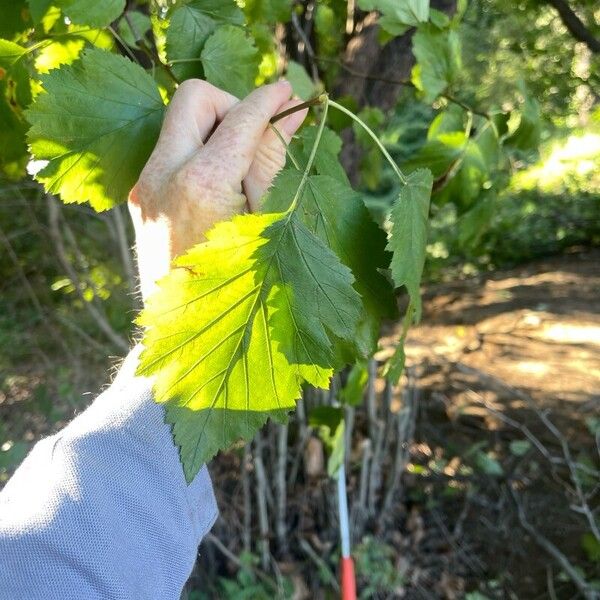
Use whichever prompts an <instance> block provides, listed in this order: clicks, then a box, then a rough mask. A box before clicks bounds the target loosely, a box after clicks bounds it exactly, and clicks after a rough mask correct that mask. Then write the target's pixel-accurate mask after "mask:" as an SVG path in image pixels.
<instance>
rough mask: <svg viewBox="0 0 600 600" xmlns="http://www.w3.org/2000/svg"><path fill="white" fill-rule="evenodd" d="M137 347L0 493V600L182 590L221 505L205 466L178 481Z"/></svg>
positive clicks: (173, 594)
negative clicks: (85, 406)
mask: <svg viewBox="0 0 600 600" xmlns="http://www.w3.org/2000/svg"><path fill="white" fill-rule="evenodd" d="M137 354H138V351H137V350H134V351H132V353H131V354H130V355H129V356H128V358H127V359H126V361H125V363H124V364H123V366H122V367H121V370H120V371H119V374H118V375H117V377H116V379H115V381H114V382H113V384H112V385H111V386H110V388H108V389H107V390H106V391H105V392H104V393H102V394H101V395H100V396H99V397H98V398H97V399H96V400H95V401H94V402H93V403H92V405H91V406H90V407H89V408H88V409H87V410H85V411H84V412H83V413H81V414H80V415H79V416H78V417H77V418H75V419H74V420H73V421H72V422H71V423H70V424H69V425H68V426H67V427H65V428H64V429H63V430H62V431H60V432H59V433H57V434H56V435H53V436H51V437H48V438H46V439H44V440H42V441H40V442H38V443H37V444H36V445H35V446H34V448H33V449H32V451H31V452H30V454H29V455H28V456H27V458H26V459H25V461H24V462H23V464H22V465H21V466H20V467H19V469H17V471H16V472H15V474H14V475H13V477H12V478H11V479H10V480H9V481H8V483H7V484H6V486H5V488H4V490H3V491H2V492H1V493H0V599H1V600H37V599H40V600H41V599H44V600H54V599H56V600H58V599H60V600H71V599H73V600H74V599H77V600H87V599H89V600H92V599H96V598H103V599H105V598H106V599H111V600H112V599H114V600H121V599H123V600H124V599H127V600H133V599H135V600H143V599H146V598H148V599H161V600H170V599H173V600H178V599H179V597H180V594H181V590H182V588H183V586H184V584H185V582H186V580H187V578H188V577H189V575H190V572H191V570H192V567H193V565H194V561H195V559H196V554H197V551H198V545H199V543H200V541H201V539H202V537H203V536H204V535H205V534H206V533H207V532H208V531H209V530H210V528H211V527H212V525H213V523H214V522H215V519H216V517H217V505H216V501H215V497H214V493H213V489H212V484H211V481H210V477H209V475H208V471H207V469H206V467H203V468H202V470H201V471H200V472H199V473H198V475H197V476H196V478H195V479H194V481H193V482H192V483H191V484H190V485H189V486H188V485H187V484H186V482H185V479H184V476H183V470H182V467H181V464H180V463H179V456H178V451H177V448H176V447H175V446H174V444H173V440H172V437H171V432H170V428H169V426H168V425H165V423H164V421H163V413H164V410H163V408H162V407H161V406H159V405H157V404H155V403H154V402H153V400H152V396H151V386H150V383H149V381H148V380H146V379H144V378H139V377H135V376H134V372H135V367H136V364H137Z"/></svg>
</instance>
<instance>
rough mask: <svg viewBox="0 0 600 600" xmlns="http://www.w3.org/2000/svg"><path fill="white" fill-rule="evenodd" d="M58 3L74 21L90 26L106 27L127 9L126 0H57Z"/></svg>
mask: <svg viewBox="0 0 600 600" xmlns="http://www.w3.org/2000/svg"><path fill="white" fill-rule="evenodd" d="M56 5H57V6H58V8H60V9H62V11H63V13H64V14H65V15H66V16H67V17H69V19H70V20H71V22H72V23H76V24H77V25H87V26H88V27H106V26H107V25H110V24H111V23H112V22H113V21H115V20H116V19H117V18H118V17H119V16H120V15H121V14H122V13H123V11H124V10H125V0H102V1H101V2H99V1H98V0H56Z"/></svg>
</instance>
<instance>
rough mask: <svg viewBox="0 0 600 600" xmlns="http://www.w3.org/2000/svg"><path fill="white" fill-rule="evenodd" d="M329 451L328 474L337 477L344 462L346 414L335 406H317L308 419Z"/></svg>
mask: <svg viewBox="0 0 600 600" xmlns="http://www.w3.org/2000/svg"><path fill="white" fill-rule="evenodd" d="M308 424H309V425H310V426H311V427H315V428H316V429H317V431H318V433H319V437H320V438H321V440H322V441H323V444H325V448H326V449H327V474H328V475H329V477H332V478H333V477H335V476H336V475H337V472H338V470H339V468H340V467H341V465H342V463H343V462H344V430H345V427H344V413H343V412H342V409H341V408H337V407H334V406H315V407H314V408H313V409H312V410H311V411H310V415H309V417H308Z"/></svg>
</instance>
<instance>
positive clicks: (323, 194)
mask: <svg viewBox="0 0 600 600" xmlns="http://www.w3.org/2000/svg"><path fill="white" fill-rule="evenodd" d="M301 178H302V174H301V173H300V172H299V171H297V170H295V169H284V170H283V171H281V172H280V173H279V175H278V176H277V178H276V180H275V184H274V186H273V188H272V189H271V191H270V192H269V194H268V196H267V197H266V199H265V202H264V210H266V211H283V210H286V209H287V208H288V206H289V204H290V197H289V195H288V194H286V193H285V190H287V189H296V188H297V187H298V185H299V184H300V179H301ZM297 212H298V216H299V218H301V219H302V221H303V222H304V223H305V224H306V226H307V227H308V229H309V230H310V231H312V232H313V233H314V234H316V235H317V236H318V237H319V238H320V239H321V240H322V241H323V242H324V243H325V244H327V246H329V248H331V250H333V252H335V254H337V256H338V257H339V259H340V260H341V262H342V263H343V264H345V265H346V266H347V267H349V268H350V270H351V271H352V273H353V275H354V277H355V279H356V281H355V283H354V288H355V289H356V291H357V292H358V293H359V294H360V295H361V297H362V299H363V303H364V306H365V310H364V312H363V314H362V315H361V320H360V323H361V326H360V327H359V331H358V334H359V335H358V336H357V338H356V340H355V341H356V343H357V344H358V351H359V353H361V354H368V353H369V352H370V351H372V350H373V348H374V345H375V344H376V341H377V338H378V334H379V324H380V322H381V319H382V318H386V317H393V316H395V314H396V302H395V299H394V294H393V290H392V287H391V285H390V284H389V282H388V280H387V279H386V278H385V277H384V276H383V275H382V273H381V272H380V270H381V269H385V268H387V267H388V265H389V260H390V255H389V254H388V253H387V252H386V251H385V234H384V233H383V231H382V230H381V229H380V228H379V227H378V226H377V225H376V224H375V222H374V221H373V220H372V219H371V216H370V214H369V211H368V210H367V208H366V206H365V204H364V202H363V201H362V198H361V196H360V194H358V193H357V192H355V191H354V190H353V189H352V188H351V187H350V186H349V185H347V184H345V183H343V182H340V181H338V180H337V179H334V178H333V177H330V176H329V175H311V176H309V177H308V180H307V184H306V187H305V188H304V193H303V195H302V198H300V201H299V207H298V209H297Z"/></svg>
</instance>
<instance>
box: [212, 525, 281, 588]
mask: <svg viewBox="0 0 600 600" xmlns="http://www.w3.org/2000/svg"><path fill="white" fill-rule="evenodd" d="M204 539H205V540H206V541H207V542H210V543H211V544H214V545H215V547H216V548H218V549H219V551H220V552H221V553H222V554H223V555H224V556H225V557H226V558H228V559H229V560H230V561H231V562H232V563H233V564H234V565H236V566H237V567H238V568H240V569H250V570H251V571H252V572H253V573H254V574H255V575H256V576H257V577H258V578H259V579H260V580H261V581H263V582H264V583H266V584H267V585H268V586H269V587H271V588H273V590H275V591H277V589H278V586H277V583H275V581H273V579H271V578H270V577H269V576H268V575H267V574H266V573H263V571H261V570H260V569H257V568H256V567H254V566H252V565H247V564H244V563H242V561H241V560H240V559H239V558H238V557H237V556H236V555H235V554H234V553H233V552H232V551H231V550H230V549H229V548H228V547H227V546H226V545H225V544H224V543H223V542H222V541H221V540H220V539H219V538H218V537H217V536H216V535H215V534H214V533H210V532H208V533H207V534H206V535H205V536H204Z"/></svg>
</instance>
